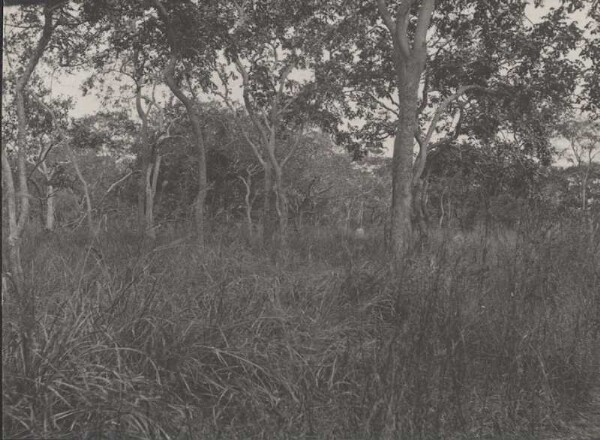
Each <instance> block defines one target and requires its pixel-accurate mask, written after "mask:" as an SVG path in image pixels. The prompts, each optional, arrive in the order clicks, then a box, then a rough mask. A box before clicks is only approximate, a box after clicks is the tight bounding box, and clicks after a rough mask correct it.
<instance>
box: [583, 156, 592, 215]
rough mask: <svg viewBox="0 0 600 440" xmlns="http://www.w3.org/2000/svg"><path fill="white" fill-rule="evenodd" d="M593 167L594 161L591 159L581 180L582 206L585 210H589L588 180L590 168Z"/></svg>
mask: <svg viewBox="0 0 600 440" xmlns="http://www.w3.org/2000/svg"><path fill="white" fill-rule="evenodd" d="M591 167H592V162H591V161H590V163H588V165H587V167H586V169H585V173H584V174H583V181H582V182H581V208H582V209H583V211H584V212H585V211H586V210H587V206H588V203H587V187H588V181H589V178H590V169H591Z"/></svg>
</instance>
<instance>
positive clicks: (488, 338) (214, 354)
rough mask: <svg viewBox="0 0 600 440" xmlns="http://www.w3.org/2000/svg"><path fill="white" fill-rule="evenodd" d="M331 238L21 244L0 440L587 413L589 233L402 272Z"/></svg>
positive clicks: (480, 433) (576, 231)
mask: <svg viewBox="0 0 600 440" xmlns="http://www.w3.org/2000/svg"><path fill="white" fill-rule="evenodd" d="M336 234H337V235H336ZM336 234H334V233H331V232H330V231H316V230H313V231H305V232H303V233H302V235H300V236H293V237H290V240H289V246H290V249H288V250H287V251H286V253H285V256H284V257H281V258H279V259H277V258H275V259H274V258H273V256H272V255H269V254H267V253H265V252H263V251H261V250H260V249H259V247H258V246H256V245H251V244H248V243H247V241H245V240H243V239H242V238H240V237H237V236H227V235H226V234H224V233H221V234H219V235H218V236H215V237H213V238H212V239H211V240H210V241H209V243H207V244H206V246H205V247H204V248H199V247H198V246H196V245H195V244H194V242H193V240H191V239H188V238H186V237H176V236H168V237H166V236H165V237H159V239H158V240H157V242H156V243H152V244H150V243H143V242H142V241H141V240H140V239H139V238H138V237H137V236H136V235H135V234H128V233H120V234H116V233H108V234H105V235H103V236H101V237H99V238H98V239H96V240H95V241H93V242H92V243H90V242H89V239H87V237H85V236H84V235H81V234H78V233H71V234H67V233H57V234H55V235H51V236H44V237H39V236H38V237H32V238H30V239H29V242H27V243H25V248H24V251H23V254H24V259H25V261H26V262H27V264H26V267H27V270H28V278H29V286H30V288H31V289H34V292H35V294H36V297H37V301H38V305H37V311H36V312H37V320H38V325H37V328H36V331H35V340H36V345H35V359H34V361H35V363H34V366H33V374H32V375H31V377H24V376H23V374H22V371H23V366H22V354H21V352H20V350H19V347H20V344H19V341H18V337H17V334H16V332H15V331H14V330H13V328H14V326H13V323H12V322H13V321H12V320H14V317H12V316H10V307H4V310H3V315H4V316H3V318H4V319H3V345H2V347H3V356H2V359H3V379H2V380H3V403H4V405H3V438H11V439H19V438H21V439H33V438H40V439H42V438H65V439H74V438H77V439H92V438H94V439H121V438H122V439H125V438H132V439H133V438H139V439H150V438H155V439H196V438H240V439H241V438H290V439H292V438H294V439H308V438H318V439H325V438H331V439H338V438H348V439H350V438H356V439H358V438H360V439H370V438H374V439H375V438H407V439H408V438H452V437H453V436H454V437H455V438H461V439H466V438H535V436H536V434H537V433H539V432H541V431H546V430H559V429H561V427H563V426H564V425H565V424H567V423H568V421H569V420H570V419H571V418H573V417H576V416H577V415H578V414H579V413H580V412H582V411H585V410H586V406H587V405H589V404H590V401H591V396H590V392H591V390H592V389H593V387H594V384H596V383H597V380H598V377H597V376H595V375H594V373H596V372H597V371H598V367H599V363H598V358H599V353H598V348H597V347H598V346H600V338H599V326H600V322H599V316H600V298H599V293H598V286H599V285H600V248H599V244H598V236H597V232H596V233H595V234H594V233H592V232H589V231H587V230H585V229H584V228H583V227H577V225H573V224H567V225H565V226H564V227H563V228H554V229H553V230H552V231H543V230H541V228H539V226H537V225H535V224H532V225H530V226H527V225H525V226H521V227H519V228H516V229H515V230H511V231H497V232H495V233H494V234H487V235H486V236H484V235H483V232H472V233H469V234H462V235H461V236H460V239H456V237H455V236H453V234H451V233H449V232H448V231H437V232H435V233H433V234H431V236H430V237H429V238H428V239H427V240H426V241H424V240H421V241H420V242H419V243H416V244H415V246H414V247H413V249H412V250H411V251H410V253H409V254H408V255H407V257H406V258H405V259H404V261H403V262H401V263H400V264H398V265H392V264H390V263H389V261H388V257H387V256H386V254H385V252H384V250H383V248H384V246H383V242H382V241H381V239H375V240H358V239H353V238H351V237H346V236H344V235H343V234H341V233H336ZM7 305H10V303H8V304H7ZM495 436H496V437H495Z"/></svg>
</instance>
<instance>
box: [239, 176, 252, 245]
mask: <svg viewBox="0 0 600 440" xmlns="http://www.w3.org/2000/svg"><path fill="white" fill-rule="evenodd" d="M246 172H247V173H248V177H245V178H244V177H242V176H239V177H238V178H239V179H240V180H241V181H242V183H243V184H244V187H245V188H246V194H245V195H244V207H245V210H246V226H247V228H248V238H249V239H250V241H252V239H253V236H254V226H253V225H252V204H253V198H252V197H251V196H252V173H253V171H252V169H251V167H248V168H247V169H246Z"/></svg>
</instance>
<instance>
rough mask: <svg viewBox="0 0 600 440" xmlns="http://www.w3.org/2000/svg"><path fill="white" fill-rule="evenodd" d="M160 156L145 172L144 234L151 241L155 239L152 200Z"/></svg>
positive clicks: (157, 156)
mask: <svg viewBox="0 0 600 440" xmlns="http://www.w3.org/2000/svg"><path fill="white" fill-rule="evenodd" d="M161 159H162V157H161V155H160V154H157V155H156V159H155V161H154V165H153V166H151V167H149V168H148V171H147V172H146V220H145V225H146V233H147V235H148V237H150V238H151V239H153V240H154V239H156V228H155V225H154V198H155V197H156V186H157V183H158V173H159V172H160V162H161Z"/></svg>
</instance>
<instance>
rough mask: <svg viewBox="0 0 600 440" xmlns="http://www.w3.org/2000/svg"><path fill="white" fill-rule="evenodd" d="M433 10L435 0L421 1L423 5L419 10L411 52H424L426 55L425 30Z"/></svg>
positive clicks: (427, 27)
mask: <svg viewBox="0 0 600 440" xmlns="http://www.w3.org/2000/svg"><path fill="white" fill-rule="evenodd" d="M434 9H435V0H423V4H422V5H421V7H420V8H419V18H418V19H417V29H416V31H415V39H414V41H413V51H424V53H427V30H428V29H429V24H430V23H431V17H432V16H433V11H434Z"/></svg>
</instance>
